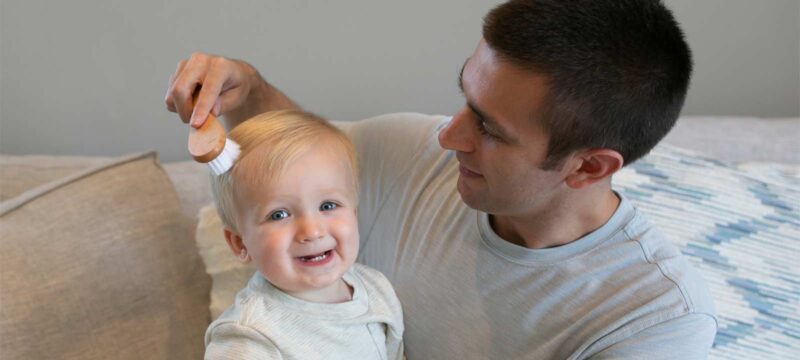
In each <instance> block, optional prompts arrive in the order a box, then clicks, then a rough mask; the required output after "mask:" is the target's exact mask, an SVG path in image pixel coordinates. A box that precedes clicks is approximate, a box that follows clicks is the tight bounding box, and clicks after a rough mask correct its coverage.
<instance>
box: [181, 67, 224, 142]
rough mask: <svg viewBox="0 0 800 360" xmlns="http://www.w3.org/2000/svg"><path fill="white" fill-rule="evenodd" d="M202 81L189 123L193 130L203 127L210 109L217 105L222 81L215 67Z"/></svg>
mask: <svg viewBox="0 0 800 360" xmlns="http://www.w3.org/2000/svg"><path fill="white" fill-rule="evenodd" d="M204 80H205V81H204V82H203V83H202V87H201V88H200V93H199V94H198V95H197V100H196V101H195V103H194V110H193V111H192V116H191V120H190V121H189V123H190V124H191V125H192V126H193V127H195V128H199V127H200V126H201V125H203V123H204V122H205V121H206V118H207V117H208V114H209V113H211V108H212V107H214V105H215V104H216V103H217V99H218V98H219V93H220V92H221V91H222V83H223V81H224V79H223V78H222V74H220V70H219V68H215V67H212V68H211V69H210V70H209V73H208V74H207V75H206V77H205V79H204Z"/></svg>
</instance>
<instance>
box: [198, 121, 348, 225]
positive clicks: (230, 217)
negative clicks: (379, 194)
mask: <svg viewBox="0 0 800 360" xmlns="http://www.w3.org/2000/svg"><path fill="white" fill-rule="evenodd" d="M228 138H229V139H231V140H233V141H235V142H236V143H237V144H239V149H240V153H239V156H238V158H237V159H236V161H235V162H234V164H233V167H232V168H231V169H230V170H228V171H227V172H226V173H224V174H222V175H219V176H214V175H213V174H212V175H211V191H212V194H213V195H214V203H215V205H216V207H217V212H218V213H219V216H220V218H221V219H222V222H223V223H224V224H225V226H227V227H229V228H230V229H232V230H234V231H238V230H237V229H238V224H239V223H238V219H239V214H238V212H237V207H236V202H235V201H236V200H235V199H236V198H237V197H236V191H237V189H239V190H240V191H241V189H240V188H241V187H243V188H248V187H252V186H258V184H264V183H267V182H269V181H270V180H271V179H273V178H274V177H275V176H278V175H280V174H281V172H282V171H283V170H284V169H285V168H286V166H287V165H289V164H291V163H292V162H293V161H294V160H296V159H297V158H298V157H300V156H301V155H303V154H304V153H305V152H306V151H308V150H309V149H310V148H311V147H312V146H313V145H315V144H318V143H320V142H322V141H325V140H328V141H331V140H332V143H333V144H334V146H336V145H338V146H336V147H338V148H339V149H338V150H339V151H342V152H343V153H344V154H345V155H346V157H347V160H348V162H349V164H350V170H351V171H352V180H353V189H352V190H353V195H354V196H355V197H356V198H357V197H358V173H357V169H358V167H357V162H356V153H355V149H354V148H353V144H352V142H350V139H349V138H347V135H345V134H344V133H343V132H342V131H341V130H339V129H338V128H336V127H335V126H333V125H332V124H331V123H329V122H328V121H326V120H325V119H323V118H321V117H319V116H317V115H314V114H311V113H307V112H303V111H299V110H281V111H272V112H267V113H263V114H260V115H257V116H255V117H252V118H250V119H249V120H247V121H245V122H243V123H241V124H239V125H238V126H236V127H235V128H234V129H233V130H231V132H230V133H228ZM262 146H264V147H267V148H265V149H264V150H266V151H259V152H258V156H257V157H253V158H249V157H248V154H250V153H252V152H253V151H254V150H255V149H257V148H260V147H262ZM253 169H258V170H257V171H253Z"/></svg>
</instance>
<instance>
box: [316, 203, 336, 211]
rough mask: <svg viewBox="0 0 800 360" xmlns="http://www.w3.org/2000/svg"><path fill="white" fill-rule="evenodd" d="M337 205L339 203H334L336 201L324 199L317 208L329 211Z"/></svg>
mask: <svg viewBox="0 0 800 360" xmlns="http://www.w3.org/2000/svg"><path fill="white" fill-rule="evenodd" d="M338 206H339V205H336V203H334V202H330V201H326V202H324V203H322V205H320V206H319V209H320V210H321V211H331V210H333V209H336V208H337V207H338Z"/></svg>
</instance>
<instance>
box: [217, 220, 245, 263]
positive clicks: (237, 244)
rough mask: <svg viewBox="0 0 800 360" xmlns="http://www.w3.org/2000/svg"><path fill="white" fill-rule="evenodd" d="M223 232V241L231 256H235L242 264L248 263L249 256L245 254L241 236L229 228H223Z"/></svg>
mask: <svg viewBox="0 0 800 360" xmlns="http://www.w3.org/2000/svg"><path fill="white" fill-rule="evenodd" d="M223 232H224V233H225V241H227V242H228V247H229V248H230V249H231V252H233V256H236V257H237V258H238V259H239V261H241V262H242V263H244V264H247V263H249V262H250V254H248V253H247V247H246V246H245V245H244V241H243V240H242V236H241V235H239V233H237V232H235V231H234V230H232V229H231V228H229V227H225V229H224V230H223Z"/></svg>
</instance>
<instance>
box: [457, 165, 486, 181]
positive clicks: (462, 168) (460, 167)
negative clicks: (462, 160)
mask: <svg viewBox="0 0 800 360" xmlns="http://www.w3.org/2000/svg"><path fill="white" fill-rule="evenodd" d="M458 172H460V173H461V175H462V176H466V177H474V178H477V177H482V176H483V175H481V174H479V173H477V172H474V171H472V170H470V169H467V167H465V166H464V165H461V164H459V165H458Z"/></svg>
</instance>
